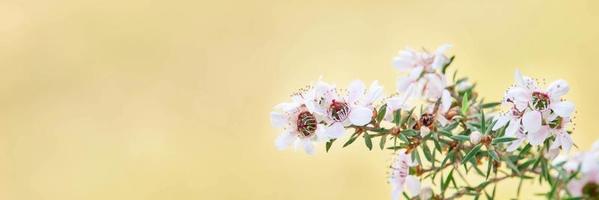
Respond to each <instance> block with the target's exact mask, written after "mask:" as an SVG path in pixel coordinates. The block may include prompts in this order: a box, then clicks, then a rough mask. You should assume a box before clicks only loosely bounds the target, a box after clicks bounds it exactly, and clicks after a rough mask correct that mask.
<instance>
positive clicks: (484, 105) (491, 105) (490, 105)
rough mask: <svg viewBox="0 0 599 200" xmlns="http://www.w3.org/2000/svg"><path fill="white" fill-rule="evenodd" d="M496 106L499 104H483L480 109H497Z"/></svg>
mask: <svg viewBox="0 0 599 200" xmlns="http://www.w3.org/2000/svg"><path fill="white" fill-rule="evenodd" d="M498 105H501V103H500V102H491V103H485V104H483V105H482V106H481V107H482V108H483V109H487V108H494V107H497V106H498Z"/></svg>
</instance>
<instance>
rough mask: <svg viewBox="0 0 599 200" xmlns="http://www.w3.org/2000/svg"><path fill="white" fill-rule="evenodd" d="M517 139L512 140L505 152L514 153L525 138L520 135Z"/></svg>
mask: <svg viewBox="0 0 599 200" xmlns="http://www.w3.org/2000/svg"><path fill="white" fill-rule="evenodd" d="M516 137H517V138H518V139H517V140H514V141H513V142H512V143H511V144H510V145H509V146H508V147H507V148H506V151H507V152H512V151H515V150H516V149H518V147H520V144H522V142H524V139H525V138H526V136H524V135H522V134H518V135H517V136H516Z"/></svg>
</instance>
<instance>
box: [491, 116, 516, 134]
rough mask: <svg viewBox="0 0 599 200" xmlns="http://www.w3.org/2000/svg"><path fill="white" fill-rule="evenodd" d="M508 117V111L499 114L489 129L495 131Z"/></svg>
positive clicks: (502, 125)
mask: <svg viewBox="0 0 599 200" xmlns="http://www.w3.org/2000/svg"><path fill="white" fill-rule="evenodd" d="M510 118H511V115H509V114H508V113H506V114H503V115H501V116H499V117H498V118H497V121H495V125H493V128H492V129H491V130H493V131H496V130H497V129H500V128H503V127H504V126H505V125H506V124H507V123H508V122H509V121H510Z"/></svg>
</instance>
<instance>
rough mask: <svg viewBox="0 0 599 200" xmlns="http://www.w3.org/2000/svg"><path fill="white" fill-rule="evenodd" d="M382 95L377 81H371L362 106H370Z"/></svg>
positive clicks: (381, 88)
mask: <svg viewBox="0 0 599 200" xmlns="http://www.w3.org/2000/svg"><path fill="white" fill-rule="evenodd" d="M382 95H383V86H381V85H380V84H379V82H378V81H373V82H372V84H371V85H370V88H368V92H367V93H366V97H365V99H364V103H363V105H370V104H372V103H373V102H375V101H376V100H378V99H379V98H381V96H382Z"/></svg>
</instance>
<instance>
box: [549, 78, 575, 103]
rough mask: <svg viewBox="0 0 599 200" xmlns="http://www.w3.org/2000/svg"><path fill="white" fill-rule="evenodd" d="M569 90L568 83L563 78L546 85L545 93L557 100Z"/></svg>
mask: <svg viewBox="0 0 599 200" xmlns="http://www.w3.org/2000/svg"><path fill="white" fill-rule="evenodd" d="M568 91H570V85H568V82H567V81H565V80H557V81H554V82H553V83H551V84H550V85H549V87H547V93H548V94H549V97H551V99H554V100H559V98H560V97H561V96H564V95H566V94H567V93H568Z"/></svg>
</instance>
